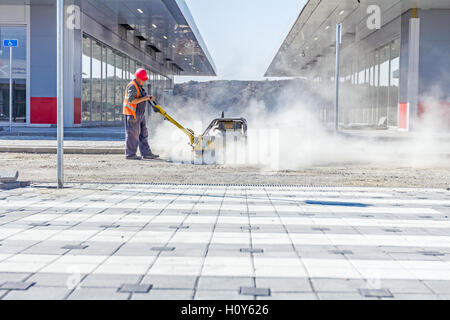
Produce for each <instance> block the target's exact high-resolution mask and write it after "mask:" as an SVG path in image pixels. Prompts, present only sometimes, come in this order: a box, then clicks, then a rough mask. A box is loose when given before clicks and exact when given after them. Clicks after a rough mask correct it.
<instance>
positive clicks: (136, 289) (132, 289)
mask: <svg viewBox="0 0 450 320" xmlns="http://www.w3.org/2000/svg"><path fill="white" fill-rule="evenodd" d="M152 287H153V285H152V284H132V283H131V284H123V285H122V286H121V287H120V288H119V289H117V291H118V292H128V293H148V292H149V291H150V289H151V288H152Z"/></svg>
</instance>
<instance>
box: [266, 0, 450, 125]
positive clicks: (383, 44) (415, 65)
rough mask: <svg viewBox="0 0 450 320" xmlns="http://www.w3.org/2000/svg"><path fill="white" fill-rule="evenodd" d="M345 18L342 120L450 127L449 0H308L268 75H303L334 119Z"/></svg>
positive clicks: (324, 113)
mask: <svg viewBox="0 0 450 320" xmlns="http://www.w3.org/2000/svg"><path fill="white" fill-rule="evenodd" d="M339 23H341V25H342V38H341V51H340V53H341V60H340V67H339V68H340V69H339V70H340V81H339V82H340V96H339V105H340V107H339V118H338V119H339V120H338V121H339V125H340V126H341V127H343V128H355V127H358V128H361V127H367V128H377V129H382V128H385V129H401V130H414V129H415V128H417V127H418V126H419V125H420V123H421V120H424V119H431V118H433V119H432V120H431V121H432V122H433V121H434V122H433V123H434V124H433V125H436V126H439V127H440V126H442V128H444V130H446V129H450V90H449V88H450V72H449V70H450V54H449V52H450V37H449V34H450V1H448V0H417V1H414V0H411V1H408V0H401V1H400V0H360V1H357V0H338V1H337V0H309V1H308V2H307V4H306V6H305V7H304V9H303V11H302V12H301V14H300V16H299V17H298V19H297V21H296V22H295V25H294V26H293V28H292V30H291V31H290V33H289V34H288V36H287V38H286V39H285V40H284V43H283V44H282V46H281V48H280V49H279V51H278V53H277V54H276V56H275V58H274V60H273V62H272V63H271V65H270V67H269V69H268V70H267V73H266V76H268V77H279V76H291V77H305V78H308V79H310V80H311V81H313V82H314V85H315V86H317V88H318V89H319V88H320V92H321V93H322V94H323V95H324V97H325V98H326V99H325V101H326V102H325V103H322V104H318V106H317V112H318V114H319V116H320V118H321V119H322V120H323V121H324V122H327V123H330V122H334V100H335V99H334V97H335V66H336V28H337V27H336V26H337V24H339Z"/></svg>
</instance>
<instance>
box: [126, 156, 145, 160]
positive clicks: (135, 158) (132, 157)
mask: <svg viewBox="0 0 450 320" xmlns="http://www.w3.org/2000/svg"><path fill="white" fill-rule="evenodd" d="M126 159H127V160H142V158H141V157H139V156H130V157H126Z"/></svg>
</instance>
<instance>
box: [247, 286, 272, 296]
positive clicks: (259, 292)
mask: <svg viewBox="0 0 450 320" xmlns="http://www.w3.org/2000/svg"><path fill="white" fill-rule="evenodd" d="M239 294H241V295H244V296H270V288H254V287H241V288H240V289H239Z"/></svg>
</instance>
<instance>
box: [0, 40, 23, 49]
mask: <svg viewBox="0 0 450 320" xmlns="http://www.w3.org/2000/svg"><path fill="white" fill-rule="evenodd" d="M3 46H4V47H5V48H10V47H13V48H15V47H18V46H19V40H17V39H14V40H12V39H5V40H3Z"/></svg>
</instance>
